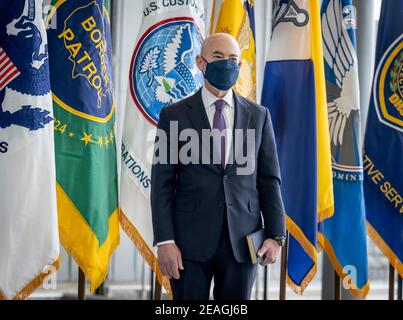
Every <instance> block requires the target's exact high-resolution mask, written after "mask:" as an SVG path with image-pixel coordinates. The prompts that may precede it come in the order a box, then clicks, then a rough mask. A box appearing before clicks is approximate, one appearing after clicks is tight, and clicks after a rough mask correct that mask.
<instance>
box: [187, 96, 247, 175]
mask: <svg viewBox="0 0 403 320" xmlns="http://www.w3.org/2000/svg"><path fill="white" fill-rule="evenodd" d="M234 104H235V105H234V107H235V114H234V127H233V131H232V137H233V139H232V146H231V150H230V158H229V159H233V161H232V162H235V159H236V158H237V157H236V155H235V156H233V154H234V152H235V150H234V146H235V129H242V130H243V133H242V136H243V143H245V141H246V129H248V128H249V122H250V117H251V113H250V111H249V110H248V108H249V107H248V105H247V104H246V103H245V102H244V101H243V100H242V99H240V98H239V96H238V95H237V94H235V92H234ZM187 106H188V108H187V116H188V117H189V119H190V121H191V123H192V125H193V128H194V129H195V130H196V131H197V133H198V135H199V137H200V144H201V143H202V139H201V137H202V129H210V130H211V127H210V122H209V120H208V117H207V113H206V110H205V107H204V104H203V99H202V96H201V89H200V90H199V91H197V92H196V93H195V94H194V95H193V96H192V97H191V98H190V99H189V100H188V102H187ZM207 147H208V146H207V145H203V146H202V152H207V151H206V150H208V148H207ZM211 147H212V146H211ZM210 149H211V148H210ZM210 151H211V150H210ZM239 151H241V150H237V152H239ZM200 161H201V157H200ZM208 165H209V166H211V167H215V168H216V169H218V170H219V171H220V172H222V171H223V170H224V171H225V172H228V171H229V170H230V169H231V168H232V167H233V166H234V163H228V164H227V165H226V166H225V169H224V168H223V166H222V165H221V164H208Z"/></svg>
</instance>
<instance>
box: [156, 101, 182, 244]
mask: <svg viewBox="0 0 403 320" xmlns="http://www.w3.org/2000/svg"><path fill="white" fill-rule="evenodd" d="M158 131H160V132H161V133H163V136H165V137H166V140H165V138H163V139H161V138H159V134H158V133H157V135H156V138H155V147H154V148H155V149H154V160H153V165H152V168H151V211H152V221H153V233H154V245H156V244H157V243H160V242H164V241H167V240H174V239H175V233H174V222H173V214H174V205H175V200H174V199H175V183H176V170H177V166H176V164H171V163H170V162H169V159H170V152H172V151H174V150H170V147H169V146H170V136H169V131H170V130H169V118H168V112H167V110H166V109H165V108H163V109H162V110H161V113H160V119H159V123H158V130H157V132H158ZM163 153H165V155H166V157H165V155H163ZM156 156H158V157H159V158H160V159H161V160H165V162H163V161H160V162H158V161H156Z"/></svg>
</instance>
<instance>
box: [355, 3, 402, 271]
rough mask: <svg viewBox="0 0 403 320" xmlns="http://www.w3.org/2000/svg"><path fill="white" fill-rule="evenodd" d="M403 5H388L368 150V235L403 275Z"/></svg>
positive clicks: (384, 10) (384, 6)
mask: <svg viewBox="0 0 403 320" xmlns="http://www.w3.org/2000/svg"><path fill="white" fill-rule="evenodd" d="M402 17H403V1H402V0H399V1H383V2H382V10H381V18H380V24H379V32H378V44H377V52H376V64H375V68H376V69H375V76H374V81H373V85H372V86H373V93H372V97H371V103H370V106H369V111H368V122H367V129H366V135H365V144H364V145H365V147H364V161H363V164H364V173H365V177H364V191H365V203H366V211H367V227H368V233H369V235H370V236H371V238H372V239H373V240H374V242H375V243H376V244H377V245H378V247H379V248H380V249H381V250H382V251H383V253H384V254H385V255H386V256H387V257H388V259H389V261H390V263H391V264H392V265H393V267H394V268H395V269H396V270H397V271H398V272H399V273H400V275H401V276H403V266H402V258H403V170H402V159H403V82H402V79H403V24H402V21H401V20H402Z"/></svg>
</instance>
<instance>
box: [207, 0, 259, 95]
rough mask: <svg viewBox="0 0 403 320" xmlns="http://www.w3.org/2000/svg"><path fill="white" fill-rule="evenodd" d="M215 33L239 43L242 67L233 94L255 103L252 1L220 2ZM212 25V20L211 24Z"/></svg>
mask: <svg viewBox="0 0 403 320" xmlns="http://www.w3.org/2000/svg"><path fill="white" fill-rule="evenodd" d="M216 4H217V5H219V6H220V11H219V15H218V19H217V23H216V26H215V33H217V32H225V33H228V34H230V35H232V36H233V37H234V38H235V39H236V40H237V41H238V43H239V47H240V48H241V54H242V61H243V62H242V65H241V70H240V72H239V78H238V82H237V84H236V85H235V92H236V93H238V94H239V95H241V96H243V97H245V98H248V99H250V100H253V101H256V50H255V17H254V7H255V4H254V0H222V1H218V3H216ZM212 23H214V19H213V22H212Z"/></svg>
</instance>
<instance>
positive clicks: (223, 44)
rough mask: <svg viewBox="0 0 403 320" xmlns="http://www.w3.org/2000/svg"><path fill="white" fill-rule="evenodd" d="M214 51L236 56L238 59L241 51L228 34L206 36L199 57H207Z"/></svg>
mask: <svg viewBox="0 0 403 320" xmlns="http://www.w3.org/2000/svg"><path fill="white" fill-rule="evenodd" d="M214 51H219V52H221V53H227V54H228V55H237V56H238V58H239V57H240V54H241V51H240V49H239V45H238V42H237V41H236V40H235V38H234V37H233V36H231V35H229V34H228V33H215V34H212V35H210V36H208V37H207V38H206V39H205V40H204V41H203V44H202V47H201V55H202V56H203V57H205V56H208V55H209V54H211V53H212V52H214Z"/></svg>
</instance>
